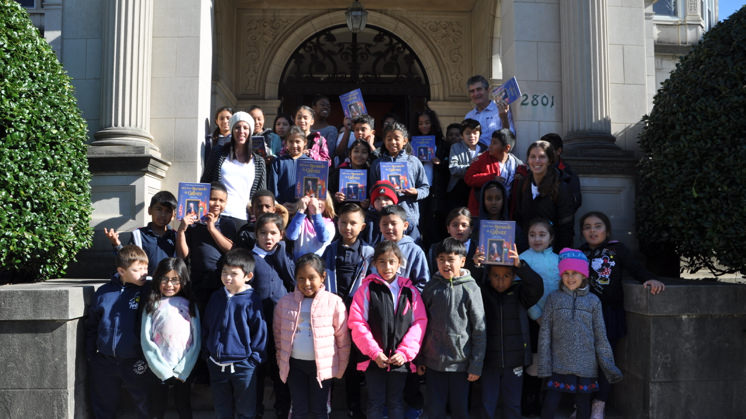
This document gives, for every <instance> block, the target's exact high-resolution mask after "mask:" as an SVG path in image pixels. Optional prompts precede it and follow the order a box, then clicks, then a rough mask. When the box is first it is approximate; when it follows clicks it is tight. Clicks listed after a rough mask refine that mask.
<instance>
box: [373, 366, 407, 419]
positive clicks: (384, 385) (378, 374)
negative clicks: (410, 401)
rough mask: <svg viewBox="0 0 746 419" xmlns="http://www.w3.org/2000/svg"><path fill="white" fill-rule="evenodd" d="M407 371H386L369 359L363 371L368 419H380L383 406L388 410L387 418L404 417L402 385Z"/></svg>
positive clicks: (396, 418) (397, 418)
mask: <svg viewBox="0 0 746 419" xmlns="http://www.w3.org/2000/svg"><path fill="white" fill-rule="evenodd" d="M406 382H407V373H406V372H403V371H394V372H387V371H386V370H383V369H381V368H378V366H377V365H376V364H375V363H374V362H373V361H371V362H370V364H369V365H368V369H367V370H366V371H365V383H366V386H367V387H368V411H367V412H366V413H367V416H368V419H382V418H383V408H384V407H386V408H387V409H388V412H389V415H388V417H389V419H403V418H404V385H405V383H406Z"/></svg>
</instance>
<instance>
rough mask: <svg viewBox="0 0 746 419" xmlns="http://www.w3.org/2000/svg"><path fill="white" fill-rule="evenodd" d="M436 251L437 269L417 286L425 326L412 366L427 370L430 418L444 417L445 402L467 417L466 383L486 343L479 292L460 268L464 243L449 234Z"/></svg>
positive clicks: (477, 372) (474, 376)
mask: <svg viewBox="0 0 746 419" xmlns="http://www.w3.org/2000/svg"><path fill="white" fill-rule="evenodd" d="M436 253H437V263H438V273H436V274H435V275H434V276H433V279H432V280H431V281H430V282H428V283H427V285H425V289H424V290H423V291H422V300H423V302H424V303H425V308H426V309H427V318H428V324H429V327H428V328H427V333H426V334H425V341H424V343H423V345H422V355H421V357H422V361H423V362H424V364H423V365H419V366H418V371H417V372H418V373H419V374H421V375H422V374H426V377H425V378H426V394H427V395H426V401H427V403H426V405H425V412H426V413H427V416H428V417H429V418H444V417H446V403H450V406H451V416H452V417H456V418H468V417H469V408H468V404H469V403H468V399H469V383H470V382H474V381H476V380H478V379H479V377H480V376H481V375H482V366H483V363H484V354H485V348H486V331H485V325H484V306H483V304H482V294H481V292H480V291H479V285H477V282H476V281H475V280H474V278H472V276H471V274H470V273H469V271H468V270H466V269H463V268H464V264H465V262H466V247H465V246H464V244H463V243H461V242H459V241H458V240H456V239H454V238H450V237H449V238H447V239H445V240H443V241H442V242H441V243H440V245H439V246H438V248H437V251H436Z"/></svg>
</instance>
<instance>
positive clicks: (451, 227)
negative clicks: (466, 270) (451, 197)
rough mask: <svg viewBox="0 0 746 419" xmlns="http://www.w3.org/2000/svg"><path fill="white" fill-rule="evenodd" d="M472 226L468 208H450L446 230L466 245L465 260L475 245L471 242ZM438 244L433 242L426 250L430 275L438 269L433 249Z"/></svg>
mask: <svg viewBox="0 0 746 419" xmlns="http://www.w3.org/2000/svg"><path fill="white" fill-rule="evenodd" d="M472 228H473V223H472V220H471V213H470V212H469V209H468V208H466V207H458V208H454V209H452V210H451V212H449V213H448V217H446V230H448V235H449V237H453V238H454V239H456V240H458V241H460V242H461V243H463V244H464V246H465V247H466V257H467V260H469V257H471V256H472V255H473V254H474V251H475V250H476V247H477V246H472V244H473V243H476V242H474V241H472V240H471V232H472ZM438 244H439V243H435V244H433V245H432V246H430V249H429V250H428V252H427V262H428V265H429V266H430V275H431V276H432V275H434V274H435V272H437V270H438V264H437V262H436V258H437V255H436V254H435V249H436V248H437V247H438Z"/></svg>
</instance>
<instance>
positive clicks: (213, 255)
mask: <svg viewBox="0 0 746 419" xmlns="http://www.w3.org/2000/svg"><path fill="white" fill-rule="evenodd" d="M227 201H228V192H227V191H226V189H225V185H223V184H222V183H220V182H212V183H211V184H210V208H209V210H208V212H207V214H206V215H205V216H204V217H203V219H202V220H197V219H196V217H190V216H185V217H184V219H183V220H181V224H180V225H179V229H178V230H177V231H176V254H177V255H178V256H179V257H180V258H182V259H185V260H186V258H189V262H190V269H191V277H192V290H193V291H194V296H195V298H196V300H197V307H198V308H199V310H200V311H201V312H204V309H205V306H206V305H207V301H208V300H209V298H210V295H212V293H213V292H215V290H217V289H218V288H220V271H219V268H218V262H219V261H220V258H222V257H223V254H225V252H227V251H229V250H231V248H232V247H233V238H234V237H235V235H236V226H235V225H234V224H233V221H231V220H230V219H227V218H223V217H221V216H220V214H222V212H223V210H224V209H225V204H226V202H227Z"/></svg>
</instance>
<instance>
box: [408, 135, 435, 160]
mask: <svg viewBox="0 0 746 419" xmlns="http://www.w3.org/2000/svg"><path fill="white" fill-rule="evenodd" d="M412 150H413V151H414V153H415V155H416V156H417V158H418V159H420V160H422V161H432V160H433V159H434V158H435V136H434V135H419V136H414V137H412Z"/></svg>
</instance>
